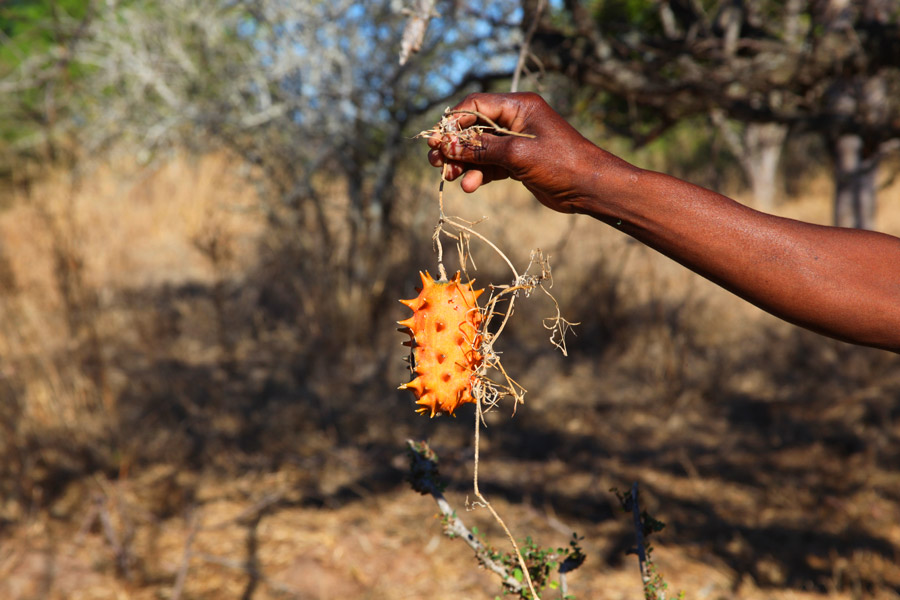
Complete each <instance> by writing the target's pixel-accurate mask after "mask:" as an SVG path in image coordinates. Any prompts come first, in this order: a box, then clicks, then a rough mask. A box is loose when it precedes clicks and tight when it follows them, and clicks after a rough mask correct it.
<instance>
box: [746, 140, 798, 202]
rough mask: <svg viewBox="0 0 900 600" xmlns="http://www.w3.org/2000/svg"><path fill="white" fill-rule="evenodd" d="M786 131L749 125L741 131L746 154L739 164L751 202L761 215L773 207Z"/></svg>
mask: <svg viewBox="0 0 900 600" xmlns="http://www.w3.org/2000/svg"><path fill="white" fill-rule="evenodd" d="M787 129H788V128H787V126H785V125H779V124H778V123H750V124H748V125H747V127H746V129H745V131H744V140H745V141H744V145H745V147H746V149H747V152H746V155H745V157H744V158H743V159H742V160H741V163H742V164H743V165H744V171H745V173H746V175H747V178H748V179H749V180H750V189H751V190H752V192H753V199H754V200H755V201H756V205H757V206H758V207H759V208H760V209H761V210H764V211H771V210H772V209H773V208H774V207H775V196H776V194H777V192H778V185H777V184H778V163H779V161H780V160H781V150H782V148H783V147H784V138H785V137H786V136H787Z"/></svg>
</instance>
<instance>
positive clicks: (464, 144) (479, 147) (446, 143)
mask: <svg viewBox="0 0 900 600" xmlns="http://www.w3.org/2000/svg"><path fill="white" fill-rule="evenodd" d="M522 141H523V140H521V139H520V138H516V137H513V136H504V135H491V134H486V133H484V134H481V135H474V136H473V135H463V136H459V135H456V134H449V135H444V136H443V138H442V139H441V153H442V154H443V155H444V156H446V157H447V158H449V159H451V160H455V161H459V162H464V163H471V164H476V165H497V166H501V167H505V168H509V167H510V166H511V164H510V163H511V159H512V157H513V156H514V152H513V144H515V143H516V142H522Z"/></svg>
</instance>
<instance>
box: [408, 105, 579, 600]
mask: <svg viewBox="0 0 900 600" xmlns="http://www.w3.org/2000/svg"><path fill="white" fill-rule="evenodd" d="M459 114H471V115H474V116H476V117H477V118H478V119H481V120H482V121H484V122H486V123H488V125H477V124H476V125H472V126H471V127H467V128H465V129H460V128H459V119H458V118H453V117H454V116H455V115H459ZM485 131H491V132H493V133H495V134H500V135H515V136H519V137H526V138H534V137H535V136H533V135H531V134H526V133H519V132H514V131H510V130H508V129H506V128H504V127H500V126H499V125H498V124H497V123H495V122H494V121H493V120H492V119H491V118H489V117H488V116H486V115H484V114H482V113H480V112H478V111H469V110H455V111H452V110H449V109H448V110H447V111H445V112H444V116H443V117H442V118H441V121H440V123H438V124H437V125H436V126H435V127H434V128H432V129H430V130H427V131H423V132H421V133H420V134H419V135H418V136H417V137H430V136H432V135H435V134H438V135H443V134H446V133H452V134H454V135H456V136H457V137H458V139H459V140H460V141H461V142H462V143H463V144H466V145H469V146H470V147H475V148H478V147H481V141H480V138H481V135H482V134H483V133H484V132H485ZM447 166H448V165H446V164H445V165H444V168H443V169H442V171H441V182H440V186H439V188H438V206H439V210H440V216H439V219H438V224H437V226H436V227H435V229H434V234H433V235H432V241H433V243H434V247H435V252H436V253H437V259H438V272H439V275H440V278H441V279H442V280H444V281H446V280H447V270H446V268H445V267H444V250H443V244H442V241H441V237H442V235H446V236H448V237H450V238H451V239H454V240H456V243H457V250H458V252H459V262H460V267H461V269H462V270H463V271H464V272H466V266H467V265H468V264H469V262H470V261H471V262H472V264H473V266H474V261H472V258H471V253H470V252H469V239H470V238H471V237H476V238H478V239H479V240H481V241H482V242H484V243H485V244H486V245H487V246H488V247H489V248H491V249H492V250H493V251H494V252H496V253H497V255H498V256H499V257H500V258H501V259H502V260H503V261H504V262H505V263H506V265H507V266H508V267H509V269H510V271H511V272H512V274H513V281H512V283H511V284H509V285H499V286H495V285H491V286H490V287H491V294H490V297H489V299H488V301H487V302H486V304H485V305H484V307H482V308H478V307H475V308H473V309H472V310H479V311H481V313H482V314H483V315H484V319H483V321H482V324H481V342H480V344H479V346H478V347H474V346H473V348H472V350H473V351H474V352H478V353H479V354H480V355H481V356H483V357H484V360H483V361H482V363H481V365H480V366H479V367H478V369H477V370H476V372H475V373H474V374H473V376H472V395H473V397H474V398H475V406H476V410H475V440H474V444H475V457H474V467H473V488H474V492H475V496H476V498H477V501H476V502H475V503H473V504H474V505H475V506H478V505H480V506H483V507H485V508H487V509H488V511H490V513H491V515H492V516H493V517H494V519H495V520H496V521H497V523H499V524H500V527H501V528H502V529H503V531H504V533H505V534H506V537H507V539H509V542H510V544H511V545H512V548H513V550H514V552H515V555H516V558H517V561H518V563H519V566H520V567H521V570H522V575H523V577H524V579H525V582H526V584H527V585H528V590H529V592H530V593H531V597H532V598H533V599H534V600H540V596H538V593H537V590H536V589H535V587H534V582H533V581H532V578H531V574H530V573H529V571H528V565H527V564H526V563H525V559H524V557H523V556H522V553H521V551H520V550H519V546H518V544H517V543H516V540H515V537H514V536H513V535H512V532H511V531H510V530H509V527H507V525H506V523H505V522H504V521H503V519H502V518H501V517H500V515H499V514H498V513H497V511H496V510H495V509H494V507H493V506H492V505H491V503H490V502H489V501H488V499H487V498H486V497H485V496H484V494H483V493H482V492H481V489H480V487H479V485H478V468H479V463H480V457H481V454H480V449H481V427H482V426H483V425H485V422H484V414H485V412H486V411H488V410H490V409H491V408H493V407H494V406H496V405H497V404H498V402H499V401H500V399H501V398H503V397H504V396H507V395H509V396H512V397H513V400H514V402H513V414H515V409H516V408H517V407H518V405H519V404H520V403H524V395H525V392H526V390H525V388H523V387H522V386H521V385H520V384H518V383H517V382H516V381H514V380H513V379H512V378H511V377H510V376H509V374H508V373H507V372H506V370H505V369H504V368H503V366H502V364H501V363H500V359H499V357H498V354H497V352H496V351H495V350H494V348H493V346H494V343H495V342H496V341H497V339H498V337H499V336H500V335H501V334H502V333H503V331H504V329H505V328H506V324H507V322H508V321H509V318H510V316H511V315H512V312H513V307H514V305H515V300H516V298H517V297H518V296H519V294H520V293H524V294H525V295H526V296H528V295H530V294H531V292H532V291H533V290H534V289H535V288H541V290H543V292H544V293H545V294H547V296H548V297H550V299H551V300H552V301H553V304H554V306H555V307H556V315H555V316H553V317H549V318H547V319H544V327H545V328H547V329H550V330H552V332H553V333H552V334H551V336H550V341H551V343H552V344H553V345H554V346H555V347H557V348H559V349H560V350H561V351H562V352H563V354H564V355H565V354H566V348H565V334H566V332H567V331H568V330H569V328H570V327H571V326H572V325H577V323H569V322H568V321H566V320H565V319H563V318H562V317H561V316H560V311H559V304H558V303H557V302H556V299H555V298H553V295H552V294H551V293H550V292H549V290H547V289H546V288H545V287H544V285H543V284H544V282H545V281H549V282H550V285H551V286H552V277H551V274H550V264H549V261H548V260H547V259H545V258H544V256H543V253H542V252H541V251H540V250H534V251H532V254H531V261H530V262H529V264H528V267H527V268H526V270H525V272H524V273H522V274H520V273H519V272H518V270H517V269H516V267H515V265H513V263H512V261H511V260H510V259H509V257H508V256H506V254H505V253H504V252H503V251H502V250H501V249H500V248H499V247H497V245H496V244H494V243H493V242H492V241H491V240H489V239H488V238H487V237H485V236H484V235H482V234H480V233H478V232H477V231H475V229H473V226H474V225H475V223H470V222H467V221H464V220H463V219H460V218H456V217H448V216H447V215H446V214H445V213H444V183H445V181H446V175H447ZM448 228H450V229H453V230H454V231H448ZM535 264H539V265H540V274H536V275H535V274H530V271H531V269H532V267H533V266H534V265H535ZM466 277H467V278H468V279H469V280H470V282H471V278H469V277H468V273H467V272H466ZM503 301H506V304H505V306H502V307H501V305H500V303H501V302H503ZM498 316H499V317H500V318H501V322H500V325H499V326H498V327H497V330H496V331H495V332H494V333H491V331H490V328H489V325H490V323H491V321H492V319H494V318H495V317H498ZM548 323H549V325H548ZM557 336H558V339H557ZM473 343H474V342H473ZM492 368H493V369H496V370H497V371H498V372H499V373H500V374H501V375H502V377H503V379H504V383H497V382H494V381H493V380H491V379H490V378H488V377H487V371H488V370H489V369H492ZM467 506H469V504H468V502H467Z"/></svg>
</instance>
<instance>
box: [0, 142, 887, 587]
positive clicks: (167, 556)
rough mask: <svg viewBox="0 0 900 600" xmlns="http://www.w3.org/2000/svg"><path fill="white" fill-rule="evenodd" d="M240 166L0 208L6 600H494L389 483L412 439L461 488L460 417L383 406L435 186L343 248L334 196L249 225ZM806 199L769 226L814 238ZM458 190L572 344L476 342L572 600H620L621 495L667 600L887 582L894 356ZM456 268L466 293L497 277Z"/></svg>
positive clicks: (465, 423)
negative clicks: (497, 366) (631, 504)
mask: <svg viewBox="0 0 900 600" xmlns="http://www.w3.org/2000/svg"><path fill="white" fill-rule="evenodd" d="M238 164H239V163H238V162H237V161H235V160H233V159H232V158H231V157H229V156H228V155H225V154H218V155H213V156H205V157H193V156H187V155H182V156H178V157H175V158H173V159H172V160H170V161H168V162H164V163H160V164H157V165H155V166H152V167H143V168H137V167H135V166H134V165H132V164H116V165H108V166H106V167H103V168H96V169H94V170H92V171H90V172H80V173H75V174H72V173H68V172H63V173H56V174H53V175H52V176H49V177H47V178H46V180H44V181H42V182H40V183H37V184H35V185H34V186H33V187H32V188H31V189H30V190H28V191H27V192H26V191H21V192H20V193H19V194H18V195H16V196H14V197H13V199H12V200H11V201H9V202H8V203H7V204H6V205H5V207H4V209H3V212H2V213H0V240H2V246H0V277H2V296H0V308H2V310H0V394H2V402H0V452H2V455H3V460H2V461H0V491H2V498H3V499H4V500H3V504H2V505H0V524H2V528H0V538H2V539H3V543H0V547H2V548H3V549H4V550H3V551H2V552H0V575H3V577H0V580H3V581H4V583H2V584H0V596H4V597H34V596H37V595H40V596H44V597H59V598H63V597H71V596H72V595H73V593H74V592H76V591H78V592H83V593H85V594H86V595H87V596H89V597H91V596H93V597H106V596H112V595H114V594H116V593H119V594H121V593H126V594H128V595H130V596H132V597H159V595H160V594H163V595H168V597H173V596H181V597H241V596H244V597H249V596H253V597H299V598H309V597H311V598H330V597H348V598H352V597H360V598H362V597H372V598H397V597H401V595H402V593H406V594H413V597H426V596H428V597H436V598H443V597H447V598H450V597H459V595H460V594H462V595H467V596H469V597H481V596H484V597H491V594H493V593H494V592H495V591H496V589H497V587H496V585H497V584H496V582H494V581H492V580H491V578H490V576H488V575H487V574H484V573H479V572H477V571H475V570H474V569H473V565H472V562H471V557H470V556H469V555H468V551H467V550H466V549H465V548H463V547H461V546H460V547H459V548H457V547H456V546H455V545H454V543H453V542H452V541H448V540H442V539H441V538H440V535H439V532H440V527H439V523H437V522H436V521H435V520H434V519H433V518H432V515H433V513H434V509H433V508H432V507H430V506H429V505H428V501H427V499H425V498H422V497H420V496H418V495H415V494H413V493H411V492H409V490H408V488H407V487H406V486H405V484H404V481H403V479H404V475H405V472H404V471H405V463H404V459H403V448H404V440H405V439H406V438H410V437H411V438H417V439H422V438H429V439H430V440H431V442H432V444H433V445H434V446H435V447H436V448H438V450H439V452H440V454H441V456H442V472H443V473H444V475H445V476H446V477H447V478H448V480H449V484H450V485H449V488H448V491H447V493H448V496H450V497H452V498H455V500H456V501H458V503H459V505H460V506H462V505H463V504H464V498H465V496H466V494H467V493H468V492H469V491H470V490H469V486H470V485H471V478H470V472H469V468H470V462H471V444H472V440H471V426H470V424H471V421H470V420H469V419H470V418H471V417H472V411H471V410H470V409H469V408H468V407H465V408H461V409H460V411H459V413H460V414H459V417H458V418H456V419H448V418H441V419H426V418H421V417H418V416H417V415H415V414H414V411H413V409H414V407H413V403H412V398H411V397H410V396H408V392H406V393H405V392H401V391H397V390H396V389H395V388H396V387H397V385H398V384H400V383H402V382H403V381H406V380H407V379H408V374H407V373H406V372H405V369H404V366H403V363H402V362H401V358H402V357H403V356H404V348H403V347H402V346H401V345H400V343H401V342H402V341H403V340H404V339H405V337H404V336H402V335H400V334H398V333H397V332H396V331H395V327H396V326H395V325H394V323H395V321H397V320H399V319H401V318H404V317H405V316H406V314H407V313H408V310H406V309H405V307H403V306H402V305H400V304H399V303H398V302H397V301H396V300H397V299H398V298H410V297H413V296H414V292H413V286H414V285H416V284H417V280H418V276H417V272H418V270H420V269H431V270H432V271H434V269H435V266H436V258H435V255H434V253H433V250H432V246H431V234H432V230H433V227H434V225H435V223H436V219H437V214H438V213H437V205H436V200H437V196H436V194H437V182H436V180H435V179H434V174H433V173H429V174H428V175H425V176H414V174H405V175H404V177H406V178H407V180H406V181H407V182H406V183H405V184H404V185H403V186H398V188H399V191H398V193H397V197H396V199H395V202H396V203H397V205H396V208H395V213H394V214H395V215H396V217H395V218H394V220H393V221H392V222H391V223H389V224H388V225H387V227H388V228H387V229H385V230H384V231H382V232H380V233H378V234H376V233H375V232H373V231H371V230H366V231H364V233H365V234H366V235H365V236H361V235H360V231H359V229H358V228H357V229H354V224H353V223H352V222H351V221H350V220H348V219H347V215H348V214H351V211H350V210H349V206H348V204H349V202H350V201H349V200H348V196H347V193H346V190H344V189H342V188H341V186H340V185H338V184H331V183H329V182H328V181H327V180H323V181H321V182H316V183H317V189H319V190H325V191H326V192H327V194H326V196H327V197H325V198H323V201H322V202H321V204H319V205H312V204H309V203H307V204H301V205H298V206H296V207H286V206H281V205H270V204H266V203H264V202H261V201H260V198H261V197H263V196H261V195H260V193H259V192H260V191H261V190H260V188H259V187H257V186H258V181H259V180H258V179H257V178H255V175H256V174H255V173H253V172H252V171H249V170H242V169H241V168H240V167H238V166H237V165H238ZM818 185H819V184H818V183H816V182H813V184H811V186H810V188H809V190H810V191H809V193H808V195H807V196H805V197H804V198H799V199H794V200H792V201H790V202H788V203H786V204H785V205H784V206H783V207H782V210H783V211H784V212H785V214H788V215H789V216H795V217H798V218H803V219H807V220H813V221H819V222H827V221H828V219H829V214H828V205H827V201H826V200H823V198H827V197H828V194H827V189H824V191H823V189H819V188H818V187H816V186H818ZM329 186H330V187H329ZM451 187H452V186H447V189H448V191H447V193H446V194H445V196H446V198H445V200H446V206H445V211H446V213H447V214H448V215H458V216H460V217H462V218H465V219H467V220H470V221H476V220H479V219H481V218H482V217H487V219H486V220H484V221H482V222H480V223H479V224H477V225H476V226H475V227H476V229H477V230H478V231H479V232H481V233H483V234H484V235H485V236H487V237H488V238H490V239H491V240H493V241H494V242H495V243H496V244H497V245H498V246H499V247H500V248H502V249H503V250H504V252H506V253H507V254H508V256H509V257H510V259H511V260H512V261H513V262H514V264H516V265H521V266H524V265H525V264H527V262H528V259H529V256H530V253H531V251H532V249H534V248H537V247H540V248H541V249H542V251H543V252H544V253H545V254H546V255H547V256H549V260H550V263H551V265H552V267H553V287H552V289H551V291H552V293H553V295H554V297H555V298H556V300H557V301H558V303H559V306H560V309H561V310H562V314H563V316H564V317H566V318H568V319H569V320H571V321H578V322H581V325H580V326H579V327H577V328H576V330H575V333H576V335H577V337H574V338H570V339H569V340H568V351H569V356H568V357H562V356H561V355H559V353H558V352H556V351H555V349H554V348H553V347H552V346H551V345H550V344H549V343H548V340H547V335H548V332H547V331H546V330H545V329H544V328H543V327H542V325H541V323H542V319H543V318H544V317H547V316H551V315H552V314H553V310H554V306H553V304H552V303H551V302H550V301H548V300H547V299H546V297H543V296H542V295H541V294H536V295H535V296H534V297H532V298H529V299H527V301H523V302H520V303H518V304H517V305H516V311H515V314H514V315H513V317H512V318H511V320H510V322H509V325H508V329H507V331H506V332H505V333H504V339H503V340H502V342H501V343H500V344H498V345H499V346H501V347H498V348H495V350H497V351H498V352H501V353H502V358H503V361H504V365H505V367H506V369H507V370H508V371H509V372H510V373H511V374H512V375H513V376H514V377H515V378H516V380H517V381H519V382H520V383H522V385H523V386H524V388H525V389H527V390H528V392H527V394H526V395H525V404H524V406H521V407H519V409H518V411H517V414H516V416H515V417H514V418H512V419H511V418H510V413H511V408H512V407H511V406H509V407H507V408H509V409H510V410H505V408H504V406H503V405H502V404H501V405H500V406H499V410H494V411H492V412H491V413H490V414H488V415H487V424H488V426H489V427H488V428H487V430H486V431H485V432H484V438H483V440H482V444H483V446H482V463H481V478H482V485H483V486H484V488H485V489H486V491H487V493H488V495H489V496H490V497H491V501H492V503H496V504H497V505H498V507H499V509H500V510H501V511H502V512H503V514H504V517H506V518H507V519H508V521H509V523H510V527H511V529H512V530H513V532H515V533H516V534H521V535H522V536H524V535H525V534H529V533H532V532H534V533H535V534H540V535H541V536H543V538H544V539H551V540H552V539H553V536H557V538H558V539H559V542H550V543H552V544H556V543H561V544H562V545H564V544H565V543H566V540H567V539H569V537H570V536H571V530H572V529H576V530H577V531H578V533H579V534H581V535H585V536H586V540H585V550H586V551H587V553H588V562H587V563H586V566H585V567H583V568H582V569H581V570H579V572H578V573H577V574H576V575H573V577H572V580H571V582H570V590H571V591H572V592H573V593H575V594H576V595H577V597H591V598H620V597H623V596H624V595H628V594H630V595H631V596H632V597H633V596H634V594H635V593H639V582H638V578H637V576H636V574H635V573H634V568H635V566H634V564H633V563H632V562H630V559H628V558H626V557H625V550H627V548H628V546H629V545H630V544H631V541H630V540H631V538H630V537H629V536H630V528H629V527H628V524H627V522H623V520H622V518H621V516H620V515H619V514H617V513H616V512H615V510H614V498H612V499H611V494H609V493H608V490H609V489H610V488H612V487H619V488H626V487H627V486H629V485H630V483H631V481H634V480H639V481H641V483H642V489H643V490H644V493H645V494H646V496H645V502H646V503H647V507H648V509H649V510H651V511H652V512H653V513H654V514H655V515H656V516H658V517H660V518H661V519H662V520H663V521H665V522H667V523H668V528H667V529H666V530H665V531H664V532H663V534H661V536H660V537H659V538H658V541H657V542H656V544H657V546H658V550H657V557H658V560H659V563H660V565H661V568H662V569H663V571H664V572H665V573H666V574H667V576H668V577H669V579H670V581H671V583H672V585H673V587H674V588H676V589H677V588H683V589H686V591H687V592H688V596H689V597H702V596H703V594H706V595H707V597H714V598H718V597H744V598H771V597H775V598H788V597H804V598H807V597H808V598H813V597H822V596H827V595H831V596H834V597H846V598H850V597H869V596H871V597H891V596H890V594H891V593H892V590H893V591H894V592H896V590H898V589H900V572H898V570H897V567H896V560H895V559H896V556H897V552H898V548H900V530H898V528H897V525H896V523H897V522H900V488H898V486H897V482H896V477H894V475H893V471H894V469H895V465H896V464H897V460H900V414H898V409H897V402H896V400H897V398H898V397H900V378H898V375H897V373H900V370H898V369H897V366H898V364H897V360H896V357H895V356H893V355H891V354H888V353H884V352H879V351H873V350H866V349H860V348H854V347H851V346H847V345H845V344H840V343H837V342H832V341H829V340H825V339H823V338H820V337H817V336H815V335H813V334H809V333H806V332H802V331H799V330H797V329H795V328H793V327H791V326H789V325H786V324H783V323H780V322H777V321H776V320H774V319H772V318H770V317H768V316H767V315H765V314H763V313H761V312H759V311H758V310H756V309H755V308H753V307H750V306H747V305H746V304H744V303H741V302H740V301H738V300H736V299H735V298H733V297H732V296H730V295H729V294H727V293H725V292H723V291H721V290H719V289H717V288H715V287H714V286H713V285H712V284H709V283H708V282H705V281H703V280H701V279H699V278H697V277H695V276H693V275H691V274H689V273H687V272H685V271H684V270H683V269H681V268H680V267H678V266H677V265H675V264H673V263H671V262H669V261H667V260H666V259H664V258H662V257H660V256H658V255H655V254H654V253H652V252H651V251H649V250H647V249H646V248H643V247H641V246H639V245H637V244H635V243H633V242H631V241H629V240H628V239H627V238H625V237H623V236H621V235H620V234H619V233H617V232H615V231H612V230H609V229H607V228H605V227H603V226H601V225H599V224H597V223H594V222H591V221H589V220H587V219H584V218H578V217H572V216H567V215H557V214H550V213H548V212H547V211H546V210H545V209H543V208H541V207H540V206H538V205H537V204H536V203H535V202H534V201H533V200H532V199H531V198H530V197H528V196H527V195H526V194H524V193H523V192H522V191H521V190H520V189H519V188H517V187H515V186H514V185H513V184H509V185H506V184H493V185H491V186H488V187H487V188H485V189H484V190H482V191H480V192H479V193H478V194H476V195H474V196H466V195H464V194H462V193H461V192H458V191H457V190H455V188H454V189H451ZM891 194H894V196H891ZM895 195H896V187H893V188H891V189H889V190H888V191H887V192H885V194H884V197H885V198H886V201H885V203H884V210H883V211H882V214H881V218H882V219H883V221H882V229H884V230H887V231H891V232H893V233H898V232H900V228H898V227H897V223H898V222H900V221H898V216H897V215H898V214H900V213H898V212H897V209H896V206H893V205H892V202H891V200H890V198H892V197H896V196H895ZM292 211H301V212H302V211H306V212H305V214H302V215H295V214H294V213H292ZM292 215H293V216H294V221H293V222H294V223H297V224H298V225H297V226H296V227H295V228H290V227H286V226H285V225H284V223H286V222H291V219H290V217H291V216H292ZM322 224H324V225H325V226H326V227H327V231H328V236H329V237H328V243H327V244H325V243H323V241H322V240H323V238H322V231H321V229H319V226H320V225H322ZM357 226H358V224H357ZM471 250H472V256H473V258H474V261H475V267H476V268H474V269H473V267H472V266H471V265H470V266H469V269H470V273H471V274H472V275H473V276H475V277H476V278H477V280H478V281H477V285H478V286H479V287H480V286H482V285H487V284H489V283H499V284H505V283H509V282H508V281H507V280H508V278H509V274H508V270H507V269H506V267H505V265H503V264H502V263H501V261H499V259H497V258H496V256H495V255H494V254H493V253H492V252H490V251H487V250H486V249H484V247H480V246H479V243H478V240H473V241H472V248H471ZM447 254H448V256H447V257H446V260H447V262H448V264H447V267H448V270H451V271H452V270H455V269H456V268H458V265H456V264H454V263H453V262H452V260H453V256H452V252H450V251H448V252H447ZM469 518H471V519H474V521H473V522H474V523H478V525H479V527H480V528H481V529H482V530H484V531H486V532H488V534H490V535H492V536H494V535H497V534H498V532H497V531H496V526H495V525H492V524H491V520H490V518H489V517H485V515H483V514H480V513H478V512H477V511H476V512H475V513H473V514H472V515H469V516H467V519H469ZM501 535H502V534H501ZM348 536H350V537H348ZM351 538H352V539H351ZM500 539H502V537H501V538H500ZM356 540H362V541H359V542H358V543H357V541H356ZM496 541H498V545H499V544H500V542H499V540H496ZM7 542H9V543H7ZM47 557H50V558H52V559H53V560H55V561H56V563H55V564H56V565H57V567H56V571H55V572H56V575H49V576H48V575H47V573H48V571H47V569H46V568H44V567H43V566H42V565H45V562H44V561H45V559H46V560H50V558H47ZM388 558H390V560H388ZM629 586H631V587H629ZM634 586H638V588H637V589H636V588H635V587H634Z"/></svg>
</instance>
